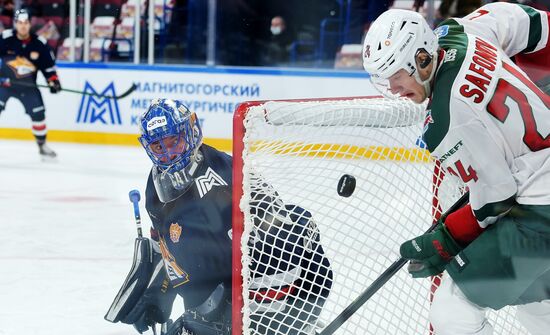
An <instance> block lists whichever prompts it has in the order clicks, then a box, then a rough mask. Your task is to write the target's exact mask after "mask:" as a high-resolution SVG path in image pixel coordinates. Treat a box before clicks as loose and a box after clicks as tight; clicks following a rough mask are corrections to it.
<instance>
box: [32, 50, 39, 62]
mask: <svg viewBox="0 0 550 335" xmlns="http://www.w3.org/2000/svg"><path fill="white" fill-rule="evenodd" d="M30 57H31V59H32V60H37V59H38V57H40V54H39V53H38V52H37V51H31V53H30Z"/></svg>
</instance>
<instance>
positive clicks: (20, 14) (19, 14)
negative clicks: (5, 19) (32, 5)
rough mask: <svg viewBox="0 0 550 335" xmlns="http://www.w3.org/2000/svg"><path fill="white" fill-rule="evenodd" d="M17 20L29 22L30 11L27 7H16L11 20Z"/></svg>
mask: <svg viewBox="0 0 550 335" xmlns="http://www.w3.org/2000/svg"><path fill="white" fill-rule="evenodd" d="M17 21H29V22H31V13H30V12H29V11H28V10H27V9H24V8H22V9H18V10H16V11H15V14H13V22H17Z"/></svg>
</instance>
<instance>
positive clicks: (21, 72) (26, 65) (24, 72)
mask: <svg viewBox="0 0 550 335" xmlns="http://www.w3.org/2000/svg"><path fill="white" fill-rule="evenodd" d="M7 64H8V67H9V68H10V69H11V70H12V71H13V73H14V74H15V76H16V77H17V78H23V77H28V76H31V75H32V74H33V73H35V72H36V66H34V64H33V63H31V61H30V60H28V59H27V58H25V57H22V56H17V57H15V59H12V60H10V61H8V62H7Z"/></svg>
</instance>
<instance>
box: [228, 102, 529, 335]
mask: <svg viewBox="0 0 550 335" xmlns="http://www.w3.org/2000/svg"><path fill="white" fill-rule="evenodd" d="M424 121H425V106H421V105H415V104H413V103H410V102H408V101H406V100H397V101H396V100H387V99H383V98H380V97H363V98H336V99H313V100H311V99H310V100H293V101H269V102H247V103H243V104H241V105H240V106H239V108H238V110H237V111H236V113H235V116H234V125H233V127H234V129H233V132H234V149H233V164H234V167H233V169H234V171H233V185H234V187H233V197H234V202H233V269H234V273H233V334H234V335H237V334H239V335H240V334H253V333H266V334H285V333H296V334H308V333H309V334H314V333H315V332H314V331H320V330H322V329H323V327H324V326H326V325H327V324H328V323H330V322H331V321H332V320H333V319H334V318H335V317H336V316H337V315H338V314H339V313H340V312H341V311H342V310H344V308H345V307H347V306H348V305H349V304H350V303H351V302H352V301H353V300H354V299H355V298H356V297H357V296H358V295H359V294H360V293H361V292H363V290H364V289H365V288H366V287H368V286H369V285H370V284H371V283H372V282H373V280H375V279H376V278H377V277H378V276H379V275H380V273H382V272H383V271H384V270H385V269H386V268H387V267H388V266H389V265H391V264H392V263H393V262H394V261H395V260H397V259H398V258H399V251H398V250H399V246H400V244H401V243H402V242H403V241H405V240H407V239H410V238H412V237H414V236H416V235H419V234H421V233H423V232H424V231H425V230H426V229H427V228H428V227H429V226H430V224H431V223H432V222H433V221H434V220H435V219H436V218H437V217H438V216H439V215H440V214H441V213H442V211H445V210H446V208H448V207H449V206H450V205H452V204H453V203H454V202H455V201H456V200H457V199H458V198H459V197H460V195H461V194H462V192H463V187H462V186H461V184H460V183H459V182H458V181H457V180H456V179H454V178H450V177H447V176H445V177H444V174H443V173H442V172H441V171H440V170H439V169H438V168H437V166H436V164H435V162H434V160H433V159H432V158H431V157H430V155H429V153H428V152H427V151H426V150H425V149H423V145H422V141H421V139H420V136H421V134H422V129H423V124H424ZM345 174H347V175H351V176H353V177H355V180H356V187H355V190H354V192H353V193H352V194H351V196H349V197H344V196H340V195H339V194H338V192H337V185H338V182H339V180H340V178H341V177H342V176H343V175H345ZM258 175H261V176H262V179H263V180H264V182H265V184H269V185H270V187H272V189H274V190H276V192H277V193H278V196H279V197H280V199H282V201H283V202H284V203H285V204H294V205H298V206H300V207H302V208H304V209H306V210H307V211H309V212H310V213H311V214H312V219H313V220H314V221H315V223H316V225H317V227H318V229H319V238H320V243H321V244H322V246H323V249H324V253H325V255H326V258H327V259H328V260H329V261H330V264H331V269H332V272H333V278H332V279H333V282H332V287H331V292H330V295H329V296H328V299H327V300H326V302H325V304H324V307H323V309H322V312H321V313H320V315H319V317H318V319H315V318H313V319H312V320H314V321H307V322H310V323H312V324H309V325H306V326H305V327H300V329H290V330H288V329H287V330H286V331H285V332H280V330H278V329H274V328H270V323H269V318H270V315H272V314H270V312H269V308H268V309H267V312H266V309H265V308H263V309H262V308H258V304H257V302H258V301H254V298H253V296H251V295H250V292H249V289H250V286H251V283H252V278H253V277H255V275H256V274H255V273H253V272H254V270H251V268H255V269H257V268H258V266H254V267H251V257H250V255H251V254H252V253H253V252H263V250H251V248H252V247H251V245H252V244H251V243H250V240H251V238H252V236H254V231H255V230H256V229H257V226H258V222H259V221H261V220H262V219H263V218H262V217H259V216H256V217H255V216H254V215H255V214H254V213H257V211H255V210H254V209H253V208H251V199H250V194H251V193H252V192H262V190H261V189H258V188H262V187H265V184H262V185H259V184H258V183H255V182H253V179H254V178H255V177H254V176H258ZM241 186H242V187H241ZM262 224H268V223H267V222H266V223H262ZM289 243H290V242H289ZM275 247H276V246H275V245H273V249H271V248H270V252H271V253H272V255H271V257H270V258H269V259H270V263H271V264H264V265H265V266H264V268H265V267H269V266H273V264H277V262H273V257H275V254H282V252H275V251H274V248H275ZM286 247H287V248H288V245H287V246H286ZM300 257H304V256H303V254H300ZM281 262H282V261H281ZM256 265H257V264H256ZM268 285H269V283H268ZM272 287H274V288H275V290H277V289H280V290H281V292H277V291H275V293H276V294H275V295H273V294H272V295H271V297H273V296H276V295H277V293H281V294H286V293H287V292H288V291H284V292H283V288H278V284H277V283H272ZM433 287H434V285H433V283H432V282H431V281H430V280H428V279H425V280H414V279H412V278H411V277H410V276H409V275H408V273H407V271H406V270H405V269H402V270H400V271H399V272H398V273H397V274H396V275H395V276H394V277H393V278H392V279H391V280H389V281H388V282H387V283H386V284H385V285H384V286H383V287H382V289H380V290H379V291H378V292H377V293H376V294H375V295H374V296H373V297H372V298H371V299H370V300H369V301H368V302H367V303H366V304H365V305H364V306H363V307H362V308H361V309H360V310H359V311H358V312H357V313H355V314H354V315H353V316H352V317H351V318H350V319H349V320H348V321H347V322H346V323H345V324H344V325H342V327H341V328H340V329H339V330H338V331H336V334H403V335H411V334H430V326H429V322H428V310H429V304H430V293H431V291H432V290H433V289H434V288H433ZM272 293H273V292H272ZM261 302H262V303H263V304H264V305H265V304H268V305H269V304H270V300H268V299H267V300H265V301H261ZM272 303H275V302H274V301H273V302H272ZM308 312H309V311H303V313H306V314H307V313H308ZM254 315H256V317H257V316H258V315H260V316H261V318H262V319H263V321H264V323H265V324H267V326H266V327H265V328H264V330H262V331H261V332H258V331H252V330H251V327H250V324H251V318H253V317H254ZM306 319H307V318H306ZM266 320H267V322H266ZM307 320H310V319H307ZM490 320H492V324H493V326H494V327H495V334H524V333H525V334H526V332H525V331H524V330H523V329H522V328H521V327H520V326H519V325H518V324H517V323H516V321H515V318H514V311H513V309H507V310H503V311H500V312H498V313H496V312H491V313H490ZM273 324H277V323H275V322H274V323H273ZM274 327H275V326H274ZM275 328H277V327H275Z"/></svg>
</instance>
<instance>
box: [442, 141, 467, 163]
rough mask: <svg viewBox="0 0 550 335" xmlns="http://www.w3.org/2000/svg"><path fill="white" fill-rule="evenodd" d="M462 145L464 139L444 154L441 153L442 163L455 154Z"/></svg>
mask: <svg viewBox="0 0 550 335" xmlns="http://www.w3.org/2000/svg"><path fill="white" fill-rule="evenodd" d="M461 146H462V141H458V143H457V144H455V145H454V147H452V148H451V149H450V150H449V151H447V152H446V153H444V154H443V155H441V157H439V161H440V162H441V163H443V162H444V161H445V160H446V159H447V158H449V157H451V156H452V155H454V154H455V153H456V152H457V151H458V149H459V148H460V147H461Z"/></svg>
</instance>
